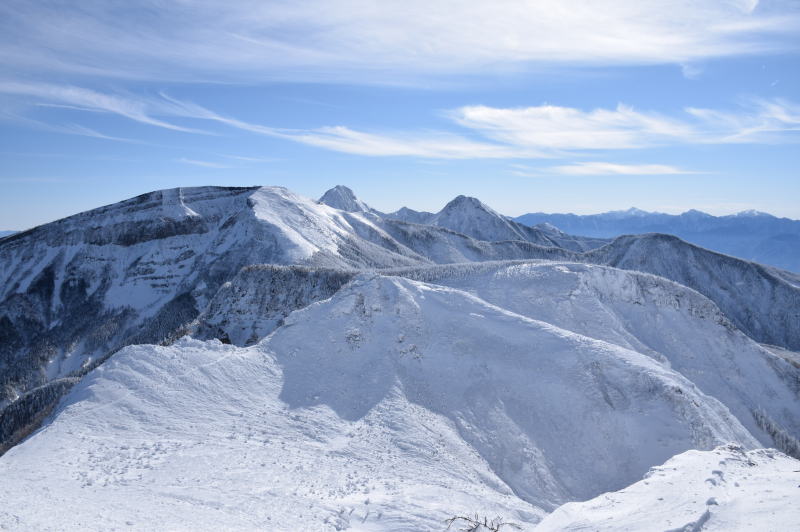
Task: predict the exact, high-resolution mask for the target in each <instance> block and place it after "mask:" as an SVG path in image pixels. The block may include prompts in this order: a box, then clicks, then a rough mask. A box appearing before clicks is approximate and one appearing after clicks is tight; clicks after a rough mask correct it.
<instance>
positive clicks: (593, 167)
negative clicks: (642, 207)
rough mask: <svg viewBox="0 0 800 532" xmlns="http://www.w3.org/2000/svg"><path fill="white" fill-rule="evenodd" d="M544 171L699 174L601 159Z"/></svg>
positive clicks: (657, 165) (562, 172)
mask: <svg viewBox="0 0 800 532" xmlns="http://www.w3.org/2000/svg"><path fill="white" fill-rule="evenodd" d="M544 173H548V174H560V175H576V176H577V175H676V174H697V173H700V172H693V171H690V170H682V169H680V168H676V167H674V166H669V165H665V164H617V163H609V162H600V161H587V162H578V163H574V164H567V165H558V166H550V167H548V168H545V169H544Z"/></svg>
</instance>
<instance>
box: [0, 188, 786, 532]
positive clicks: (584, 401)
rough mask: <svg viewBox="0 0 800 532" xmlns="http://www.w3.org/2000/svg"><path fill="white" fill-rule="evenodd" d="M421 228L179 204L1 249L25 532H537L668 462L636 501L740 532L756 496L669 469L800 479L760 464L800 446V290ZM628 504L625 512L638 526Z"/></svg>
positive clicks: (657, 239)
mask: <svg viewBox="0 0 800 532" xmlns="http://www.w3.org/2000/svg"><path fill="white" fill-rule="evenodd" d="M400 212H403V213H404V214H405V215H407V216H405V218H406V219H405V220H403V219H400V218H401V216H398V215H397V213H392V214H383V213H381V212H379V211H376V210H374V209H372V208H370V207H369V206H368V205H366V204H365V203H364V202H362V201H361V200H359V199H358V198H357V197H356V196H355V194H353V192H352V191H351V190H350V189H348V188H346V187H342V186H339V187H336V188H334V189H332V190H331V191H328V192H327V193H326V194H325V195H323V197H322V198H321V199H320V200H319V201H314V200H310V199H306V198H303V197H301V196H298V195H296V194H294V193H292V192H290V191H288V190H286V189H283V188H278V187H252V188H217V187H201V188H190V189H172V190H165V191H158V192H153V193H150V194H146V195H143V196H139V197H137V198H133V199H131V200H127V201H125V202H121V203H118V204H115V205H111V206H108V207H103V208H100V209H96V210H93V211H89V212H86V213H82V214H79V215H76V216H73V217H70V218H66V219H64V220H59V221H57V222H54V223H52V224H48V225H45V226H41V227H38V228H34V229H32V230H30V231H26V232H23V233H20V234H17V235H13V236H11V237H8V238H5V239H3V240H0V384H1V385H2V389H0V391H2V393H3V396H2V399H1V400H2V401H3V403H2V404H0V454H2V453H3V452H4V451H6V450H8V449H9V448H10V450H8V452H6V453H5V454H4V455H2V456H1V457H0V475H3V478H14V479H16V481H15V482H14V483H0V500H3V501H4V504H3V505H0V528H9V527H10V528H19V529H48V528H50V529H55V528H57V529H77V528H87V527H89V528H122V527H130V526H133V527H134V528H145V529H147V528H170V529H198V528H202V529H208V528H228V529H253V528H262V529H263V528H270V529H277V530H343V529H345V528H348V527H350V528H354V529H363V530H440V529H441V528H442V521H443V520H444V519H446V518H447V517H451V516H453V515H458V514H461V515H463V514H467V515H472V514H474V513H475V512H478V513H480V514H485V515H488V516H490V517H491V516H494V515H498V516H503V517H504V518H506V519H507V520H509V521H513V522H518V523H522V524H525V525H526V526H533V524H535V523H537V522H538V521H540V520H541V519H542V518H543V517H544V516H545V515H546V514H547V513H548V512H551V511H553V510H554V509H556V508H557V507H559V506H560V505H562V504H564V503H570V501H581V500H586V499H591V498H593V497H598V496H601V494H602V493H603V492H616V491H618V490H623V488H625V487H626V486H628V485H630V484H632V483H635V482H637V481H639V480H640V479H641V478H642V476H643V475H645V474H647V472H648V470H649V469H650V468H652V467H656V466H659V465H660V464H662V463H664V462H667V461H668V462H667V467H668V468H669V469H665V470H664V471H673V470H674V471H675V472H674V473H672V472H671V473H669V474H670V475H674V476H672V477H670V478H669V479H666V480H665V481H664V483H655V484H654V485H653V486H652V487H649V488H648V487H647V486H649V484H647V483H645V484H635V485H634V486H632V487H631V488H630V489H631V490H633V492H635V493H641V494H642V495H641V496H642V497H644V496H649V494H652V497H654V498H655V499H656V500H657V498H658V497H662V498H663V499H665V500H669V501H671V502H670V504H672V505H673V506H674V511H672V510H669V511H672V512H673V513H672V514H670V515H671V517H670V519H674V522H675V523H677V524H676V527H679V528H680V526H683V525H682V524H681V523H683V521H685V523H683V524H687V523H688V524H692V523H695V524H696V523H698V522H699V521H698V519H701V518H702V519H701V521H702V523H701V524H703V523H705V524H707V523H710V522H713V523H734V524H735V523H741V522H743V521H741V520H740V518H741V515H742V512H741V511H740V510H739V509H738V508H740V507H741V504H742V503H741V501H742V500H743V499H741V498H737V497H739V496H738V495H736V496H730V497H728V498H726V497H727V495H725V494H724V493H722V492H721V491H720V490H719V489H715V490H711V488H710V487H707V488H708V489H707V491H708V490H710V491H713V492H714V493H712V494H711V495H709V496H708V498H709V499H710V498H711V497H715V500H716V501H717V503H716V504H709V505H701V506H702V507H698V505H696V504H694V503H693V502H691V501H689V500H688V499H687V500H684V499H681V498H680V497H678V495H679V494H676V493H675V492H674V491H673V492H671V491H669V489H668V488H669V482H672V481H673V480H670V479H685V482H687V483H693V482H695V480H696V479H697V478H699V476H697V475H698V474H699V473H698V470H700V469H703V468H705V467H706V465H705V463H706V462H708V461H709V460H713V457H714V456H720V453H722V454H725V457H724V459H725V460H734V458H735V457H740V458H741V457H747V458H741V460H747V461H748V463H750V462H752V463H753V465H752V466H748V467H753V468H754V469H753V474H754V475H762V476H766V475H777V476H778V477H780V478H781V479H788V478H790V476H789V475H790V474H791V472H790V471H789V469H790V468H794V470H797V469H800V463H798V462H796V461H793V459H791V458H788V457H785V456H783V455H781V454H780V453H778V452H777V451H770V453H772V454H764V453H763V452H748V450H749V449H754V448H757V447H761V446H768V447H776V448H778V449H780V450H781V451H783V452H785V453H787V454H790V455H794V456H795V457H797V456H800V443H798V438H800V385H798V383H800V354H798V353H797V352H795V351H800V326H798V324H800V276H798V275H796V274H792V273H790V272H787V271H782V270H778V269H776V268H771V267H766V266H762V265H759V264H755V263H751V262H748V261H744V260H740V259H736V258H733V257H730V256H726V255H721V254H719V253H715V252H712V251H709V250H706V249H703V248H700V247H697V246H694V245H692V244H689V243H687V242H685V241H683V240H681V239H679V238H677V237H672V236H668V235H661V234H645V235H639V236H635V237H620V238H617V239H615V240H613V241H611V242H606V241H603V240H598V239H584V238H581V237H573V236H570V235H569V234H566V233H564V232H562V231H560V230H559V229H557V228H556V227H553V226H549V225H541V226H539V227H538V228H529V227H525V226H524V225H521V224H519V223H516V222H514V221H513V220H510V219H508V218H507V217H504V216H502V215H500V214H499V213H497V212H495V211H493V210H492V209H490V208H489V207H487V206H486V205H484V204H482V203H481V202H479V201H478V200H475V199H472V198H466V197H463V196H460V197H458V198H456V199H455V200H453V201H452V202H450V203H449V204H448V205H447V206H446V207H445V208H444V209H443V210H442V211H441V212H439V213H436V214H430V215H427V214H426V213H414V212H411V211H410V210H405V211H400ZM415 216H416V218H414V217H415ZM412 218H413V219H412ZM423 220H424V222H425V223H419V222H420V221H423ZM756 341H758V342H762V343H766V344H772V345H769V346H766V345H760V344H758V343H756ZM155 344H161V345H160V346H159V345H155ZM39 427H41V428H39ZM20 441H22V443H21V444H19V445H16V446H13V445H15V444H17V443H18V442H20ZM731 442H733V446H728V447H722V448H718V449H717V450H716V451H714V450H713V449H714V448H715V447H717V446H720V445H723V444H726V445H727V444H729V443H731ZM12 446H13V447H12ZM691 449H696V450H699V451H702V452H698V453H696V454H691V453H689V454H680V453H685V452H686V451H690V450H691ZM726 453H727V454H726ZM675 455H678V456H677V457H676V458H675V459H673V460H672V461H669V460H670V459H671V457H673V456H675ZM728 455H730V456H728ZM734 455H735V456H734ZM687 456H688V457H695V456H697V457H701V458H697V459H695V458H691V459H686V458H685V457H687ZM709 457H711V458H709ZM736 459H739V458H736ZM731 463H733V462H731ZM720 465H722V464H720ZM737 467H738V466H737ZM737 467H732V468H731V470H730V471H731V475H734V476H735V475H742V474H743V473H742V472H741V471H740V470H739V469H737ZM720 471H722V469H720ZM756 472H757V473H756ZM652 475H653V474H652V473H651V477H650V478H653V477H652ZM704 478H705V477H704ZM709 478H712V479H713V478H715V477H709ZM759 478H761V477H759ZM782 481H783V480H781V482H782ZM645 482H648V480H645ZM787 485H788V484H787ZM737 488H738V487H737ZM647 489H650V490H651V491H647ZM743 489H744V490H745V492H746V493H748V494H750V495H751V496H753V497H758V499H759V501H761V502H759V503H758V505H755V506H752V508H756V509H759V508H762V509H763V508H766V509H768V510H769V511H772V509H774V508H775V507H776V506H775V505H776V504H777V502H776V501H780V500H782V498H783V497H785V496H786V493H787V492H786V491H785V490H784V488H783V484H781V487H780V489H776V491H775V492H772V493H771V492H768V491H767V490H768V489H769V488H768V487H767V486H766V485H764V484H763V483H759V482H755V483H752V484H747V485H746V486H745V487H744V488H743ZM639 490H644V491H641V492H640V491H639ZM697 490H699V488H697ZM697 490H696V493H698V494H700V495H704V494H705V493H706V492H705V491H703V492H702V493H701V491H697ZM628 493H629V492H628V490H625V491H621V492H619V493H616V494H613V495H609V496H610V497H612V498H613V497H617V499H613V500H617V501H619V504H616V505H614V507H613V508H612V507H610V506H609V507H608V508H604V509H603V512H605V514H606V515H608V516H610V518H616V517H614V515H618V516H619V519H623V520H629V521H630V522H631V523H636V522H637V521H636V520H637V519H639V517H637V516H638V515H639V514H637V512H638V509H637V508H635V499H630V498H628V495H627V494H628ZM726 493H727V492H726ZM34 494H36V495H35V497H36V500H40V501H42V505H43V506H38V507H34V506H31V505H30V504H29V503H27V502H26V501H30V500H32V498H33V497H34ZM700 495H698V496H700ZM676 497H677V498H676ZM604 500H606V499H597V500H595V502H594V503H593V504H596V505H598V508H600V507H601V506H602V501H604ZM651 502H652V501H651ZM587 504H588V503H587ZM653 504H655V506H654V507H653V508H654V510H653V511H654V512H656V513H658V512H659V511H664V512H667V511H668V510H665V509H664V508H665V507H664V506H663V505H659V504H657V503H653ZM760 504H763V506H759V505H760ZM42 507H44V508H47V509H48V510H47V511H44V512H43V511H41V508H42ZM37 508H39V510H38V511H37ZM569 508H571V506H569V505H568V506H566V507H564V508H563V509H562V510H559V511H557V512H556V513H554V514H553V515H552V516H551V517H548V518H546V519H545V520H544V521H543V522H542V527H544V528H543V529H554V528H553V527H555V529H557V528H558V527H559V526H561V525H560V524H559V523H568V528H569V527H574V528H575V529H579V527H580V526H582V525H581V522H582V521H580V519H583V518H584V517H585V516H582V515H578V514H576V513H575V512H572V511H571V510H570V511H569V512H567V509H569ZM574 508H579V509H581V510H580V511H581V512H583V511H585V510H583V509H582V508H585V507H582V506H574ZM698 508H700V509H701V510H702V511H700V512H699V513H698V512H697V510H698ZM615 511H618V512H619V513H618V514H614V512H615ZM695 514H697V515H695ZM717 514H719V516H720V519H719V520H716V516H717ZM691 516H694V517H693V518H692V519H688V517H691ZM787 516H788V517H787ZM684 517H687V519H684ZM780 517H781V519H791V518H792V514H791V513H790V511H789V510H787V512H784V513H782V514H781V516H780ZM737 520H738V521H737ZM573 521H574V522H573ZM786 522H789V521H786ZM553 523H555V524H553ZM715 526H717V525H716V524H715ZM718 526H723V525H718ZM547 527H550V528H547ZM590 528H591V526H590Z"/></svg>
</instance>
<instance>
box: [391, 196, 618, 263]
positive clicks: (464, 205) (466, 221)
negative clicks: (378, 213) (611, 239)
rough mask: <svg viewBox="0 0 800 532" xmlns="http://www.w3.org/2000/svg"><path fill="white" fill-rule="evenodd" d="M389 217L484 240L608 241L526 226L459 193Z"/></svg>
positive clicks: (577, 245) (587, 245)
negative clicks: (434, 207)
mask: <svg viewBox="0 0 800 532" xmlns="http://www.w3.org/2000/svg"><path fill="white" fill-rule="evenodd" d="M385 217H386V218H389V219H399V220H402V221H405V222H411V223H419V224H424V225H432V226H436V227H444V228H446V229H450V230H452V231H455V232H457V233H460V234H463V235H467V236H470V237H472V238H474V239H476V240H484V241H487V242H499V241H505V240H510V241H524V242H531V243H533V244H537V245H540V246H545V247H551V246H554V247H560V248H564V249H569V250H572V251H586V250H589V249H593V248H596V247H599V246H602V245H603V244H606V243H607V242H608V241H607V240H604V239H598V238H581V237H574V236H571V235H567V234H566V233H562V232H560V231H557V232H554V231H552V230H542V229H540V228H536V227H533V228H532V227H528V226H526V225H523V224H520V223H517V222H515V221H514V220H512V219H511V218H509V217H507V216H503V215H502V214H500V213H498V212H497V211H495V210H494V209H492V208H491V207H489V206H488V205H486V204H484V203H483V202H481V201H480V200H478V199H477V198H470V197H467V196H458V197H456V198H455V199H453V200H452V201H451V202H449V203H448V204H447V205H445V206H444V207H443V208H442V210H441V211H439V212H438V213H435V214H432V213H425V212H418V211H414V210H411V209H408V208H405V207H404V208H402V209H400V210H399V211H396V212H394V213H391V214H387V215H385Z"/></svg>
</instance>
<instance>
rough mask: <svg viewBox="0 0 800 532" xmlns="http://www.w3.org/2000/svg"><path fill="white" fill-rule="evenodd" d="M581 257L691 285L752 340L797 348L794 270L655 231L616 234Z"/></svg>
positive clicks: (799, 301) (799, 320)
mask: <svg viewBox="0 0 800 532" xmlns="http://www.w3.org/2000/svg"><path fill="white" fill-rule="evenodd" d="M584 260H586V261H587V262H594V263H600V264H607V265H609V266H614V267H616V268H623V269H626V270H639V271H643V272H648V273H652V274H655V275H659V276H661V277H666V278H667V279H671V280H673V281H675V282H677V283H680V284H682V285H685V286H688V287H690V288H693V289H695V290H697V291H698V292H700V293H701V294H703V295H705V296H707V297H708V298H709V299H711V300H712V301H714V303H716V304H717V306H718V307H719V308H720V309H721V310H722V312H723V313H725V315H726V316H727V317H728V318H730V319H731V321H732V322H733V323H734V324H736V326H737V327H739V328H740V329H741V330H742V331H744V332H745V333H747V334H748V335H749V336H750V337H751V338H753V339H754V340H757V341H759V342H763V343H767V344H772V345H778V346H781V347H786V348H789V349H792V350H795V351H800V325H799V324H800V279H798V276H797V275H795V274H792V273H790V272H784V271H780V270H776V269H773V268H770V267H768V266H762V265H760V264H756V263H753V262H748V261H744V260H741V259H736V258H734V257H729V256H727V255H722V254H720V253H714V252H713V251H709V250H706V249H703V248H700V247H697V246H694V245H692V244H688V243H686V242H684V241H682V240H680V239H679V238H676V237H673V236H669V235H659V234H652V235H638V236H625V237H620V238H618V239H616V240H614V242H613V243H611V244H609V245H607V246H604V247H602V248H599V249H597V250H594V251H591V252H589V253H586V254H585V256H584Z"/></svg>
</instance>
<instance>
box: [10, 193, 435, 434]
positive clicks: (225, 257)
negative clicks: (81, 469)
mask: <svg viewBox="0 0 800 532" xmlns="http://www.w3.org/2000/svg"><path fill="white" fill-rule="evenodd" d="M428 262H429V260H428V259H426V258H424V257H422V256H420V255H418V254H417V253H415V252H414V251H412V250H410V249H408V248H406V247H404V246H401V245H399V244H397V243H396V242H394V241H393V240H392V239H391V237H389V236H388V235H386V234H385V232H383V231H382V230H381V229H380V228H379V227H376V226H375V225H374V224H373V222H372V221H370V220H369V219H367V218H364V217H362V216H359V215H358V214H352V215H351V214H350V213H346V212H343V211H339V210H336V209H333V208H331V207H329V206H327V205H320V204H317V203H316V202H314V201H312V200H309V199H306V198H303V197H301V196H298V195H296V194H294V193H292V192H290V191H288V190H286V189H283V188H280V187H262V188H218V187H201V188H184V189H171V190H163V191H158V192H153V193H150V194H145V195H142V196H139V197H136V198H133V199H131V200H127V201H124V202H121V203H118V204H114V205H110V206H107V207H103V208H100V209H95V210H93V211H88V212H85V213H82V214H79V215H76V216H72V217H69V218H65V219H63V220H59V221H57V222H53V223H51V224H47V225H44V226H41V227H37V228H34V229H32V230H29V231H25V232H22V233H19V234H16V235H13V236H11V237H9V238H5V239H3V240H2V241H0V444H2V442H3V441H5V440H6V439H7V438H8V437H9V433H10V432H9V431H14V430H16V429H17V428H18V426H19V425H20V424H25V423H27V421H29V420H30V419H32V415H33V414H35V412H33V411H30V412H28V413H27V414H26V413H25V412H22V414H24V415H22V416H21V417H20V415H18V414H19V413H15V414H14V415H13V416H12V417H13V419H11V418H9V417H8V416H10V415H11V414H8V415H7V413H6V411H5V407H6V406H7V405H8V404H10V403H11V402H15V401H18V400H20V399H26V400H27V401H28V403H30V404H43V398H45V397H50V396H51V395H52V394H51V390H49V389H48V388H47V386H46V385H47V384H48V383H50V382H54V381H55V380H57V379H59V378H62V377H66V376H74V375H80V374H82V373H83V372H84V371H86V369H88V368H90V367H91V366H92V365H94V364H96V363H99V362H101V361H102V360H103V359H104V358H105V357H106V356H108V355H109V354H110V353H112V352H113V351H114V350H116V349H117V348H119V347H121V346H124V345H129V344H134V343H158V342H161V341H163V340H165V339H169V338H170V337H171V336H172V335H174V333H175V331H176V330H179V329H180V328H181V327H182V326H183V325H184V324H186V323H188V322H190V321H192V320H193V319H194V318H196V316H197V315H198V313H199V312H200V310H202V309H203V308H204V307H205V306H206V304H207V303H208V301H209V300H210V299H211V298H212V297H213V295H214V294H215V293H216V291H217V289H218V288H219V287H220V286H221V285H222V284H223V283H224V282H226V281H228V280H230V279H231V278H233V276H234V275H235V274H236V273H237V272H238V271H239V270H240V269H241V268H242V267H244V266H247V265H250V264H258V263H273V264H309V265H315V266H328V267H336V268H352V267H385V266H402V265H410V264H420V263H428ZM43 385H45V388H38V387H40V386H43ZM28 392H31V393H35V394H38V396H37V397H26V395H25V394H27V393H28ZM28 414H30V415H28Z"/></svg>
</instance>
